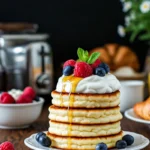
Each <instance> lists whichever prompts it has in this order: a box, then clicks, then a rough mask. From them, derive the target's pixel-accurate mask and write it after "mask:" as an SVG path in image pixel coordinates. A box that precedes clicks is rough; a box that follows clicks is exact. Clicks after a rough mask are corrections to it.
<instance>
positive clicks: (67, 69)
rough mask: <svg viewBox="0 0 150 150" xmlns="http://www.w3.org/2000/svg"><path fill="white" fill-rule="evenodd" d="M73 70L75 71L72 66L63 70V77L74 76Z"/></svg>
mask: <svg viewBox="0 0 150 150" xmlns="http://www.w3.org/2000/svg"><path fill="white" fill-rule="evenodd" d="M73 69H74V67H72V66H66V67H65V68H64V69H63V75H65V76H69V75H71V74H73Z"/></svg>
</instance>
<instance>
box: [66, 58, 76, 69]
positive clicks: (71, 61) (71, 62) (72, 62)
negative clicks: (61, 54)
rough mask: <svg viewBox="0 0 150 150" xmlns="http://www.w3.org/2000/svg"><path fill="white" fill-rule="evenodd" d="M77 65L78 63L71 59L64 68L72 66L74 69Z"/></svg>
mask: <svg viewBox="0 0 150 150" xmlns="http://www.w3.org/2000/svg"><path fill="white" fill-rule="evenodd" d="M75 64H76V61H75V60H73V59H70V60H67V61H66V62H65V63H64V65H63V68H65V67H66V66H72V67H74V66H75Z"/></svg>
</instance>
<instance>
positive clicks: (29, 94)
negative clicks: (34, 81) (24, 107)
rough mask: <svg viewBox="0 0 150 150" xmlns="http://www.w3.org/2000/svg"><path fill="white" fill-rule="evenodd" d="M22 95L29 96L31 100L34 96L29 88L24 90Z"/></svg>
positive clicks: (32, 90) (33, 92)
mask: <svg viewBox="0 0 150 150" xmlns="http://www.w3.org/2000/svg"><path fill="white" fill-rule="evenodd" d="M23 94H24V95H27V96H30V97H31V98H32V99H34V98H35V95H36V93H35V91H34V89H33V88H32V87H30V86H28V87H26V88H25V89H24V91H23Z"/></svg>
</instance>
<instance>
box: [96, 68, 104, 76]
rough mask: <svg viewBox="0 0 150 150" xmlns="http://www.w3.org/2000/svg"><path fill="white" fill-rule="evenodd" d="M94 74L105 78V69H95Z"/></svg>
mask: <svg viewBox="0 0 150 150" xmlns="http://www.w3.org/2000/svg"><path fill="white" fill-rule="evenodd" d="M95 74H96V75H98V76H101V77H103V76H105V74H106V71H105V69H104V68H102V67H97V68H96V69H95Z"/></svg>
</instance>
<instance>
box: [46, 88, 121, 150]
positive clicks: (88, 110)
mask: <svg viewBox="0 0 150 150" xmlns="http://www.w3.org/2000/svg"><path fill="white" fill-rule="evenodd" d="M52 97H53V99H52V103H53V105H52V106H50V107H49V111H50V114H49V119H50V127H49V130H48V132H47V135H48V136H49V137H50V139H51V140H52V145H51V146H52V147H55V148H59V149H72V150H82V149H84V150H92V149H93V150H94V149H95V147H96V144H98V143H101V142H103V143H105V144H107V146H108V148H113V147H115V144H116V141H118V140H120V139H121V138H122V135H123V132H122V130H121V127H120V120H121V119H122V115H121V113H120V108H119V103H120V92H119V91H115V92H113V93H107V94H83V93H65V92H57V91H53V92H52Z"/></svg>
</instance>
